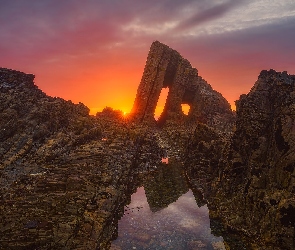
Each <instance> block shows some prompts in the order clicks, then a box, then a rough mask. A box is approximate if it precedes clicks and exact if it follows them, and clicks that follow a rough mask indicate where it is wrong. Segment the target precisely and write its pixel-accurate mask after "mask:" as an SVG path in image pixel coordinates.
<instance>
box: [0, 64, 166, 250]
mask: <svg viewBox="0 0 295 250" xmlns="http://www.w3.org/2000/svg"><path fill="white" fill-rule="evenodd" d="M33 79H34V76H33V75H27V74H24V73H21V72H17V71H13V70H7V69H0V248H1V249H108V247H109V246H110V241H111V239H113V238H114V237H115V236H116V234H117V221H118V219H119V218H120V216H122V215H123V211H124V205H125V204H126V203H127V202H128V200H129V199H130V195H131V193H132V188H133V176H134V174H133V169H134V168H139V167H140V166H141V165H146V163H150V164H152V165H154V164H156V163H157V162H159V161H160V159H161V157H160V152H161V151H160V149H159V147H158V146H157V143H156V141H155V139H154V138H153V137H152V135H151V134H148V133H146V134H145V137H141V136H140V133H138V134H135V133H134V131H132V130H130V129H128V128H127V127H126V125H124V124H120V123H116V124H111V123H110V121H107V122H104V120H102V119H96V118H95V117H93V116H89V115H88V111H89V110H88V108H87V107H85V106H84V105H83V104H78V105H75V104H73V103H71V102H70V101H65V100H63V99H61V98H52V97H49V96H46V95H45V94H44V93H43V92H42V91H41V90H39V89H38V88H37V87H36V86H35V85H34V83H33ZM143 163H144V164H143Z"/></svg>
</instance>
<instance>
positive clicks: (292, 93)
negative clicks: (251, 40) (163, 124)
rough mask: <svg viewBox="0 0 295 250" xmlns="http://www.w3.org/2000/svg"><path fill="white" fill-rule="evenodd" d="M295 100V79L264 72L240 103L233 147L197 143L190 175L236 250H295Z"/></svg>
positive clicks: (194, 142) (198, 140) (197, 140)
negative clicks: (241, 241) (235, 236)
mask: <svg viewBox="0 0 295 250" xmlns="http://www.w3.org/2000/svg"><path fill="white" fill-rule="evenodd" d="M294 97H295V76H292V75H288V74H287V73H286V72H283V73H280V72H275V71H274V70H270V71H262V72H261V73H260V75H259V77H258V80H257V82H256V83H255V85H254V86H253V88H252V89H251V91H250V92H249V93H248V94H247V95H242V96H241V97H240V99H239V101H237V122H236V131H235V133H234V135H233V137H232V139H231V142H230V143H228V144H223V145H222V144H220V142H221V141H220V140H218V138H217V137H216V136H214V134H212V133H211V136H210V137H211V138H209V139H208V138H204V137H206V136H204V135H200V133H197V134H196V135H195V136H194V138H193V140H192V146H193V147H191V148H192V150H191V151H189V153H188V155H189V159H188V162H187V167H188V168H187V169H188V170H187V171H188V172H187V173H188V175H189V177H190V179H191V182H192V183H193V185H195V186H196V187H197V188H200V189H202V191H203V194H204V196H205V198H206V199H207V200H208V206H209V208H210V215H211V219H215V220H216V219H218V220H219V221H220V222H221V224H222V226H221V227H220V228H219V229H220V233H221V234H222V236H223V237H224V239H225V240H226V241H227V242H228V244H229V246H230V247H231V248H230V249H294V248H295V241H294V239H295V217H294V214H295V203H294V202H295V200H294V194H295V167H294V166H295V165H294V163H295V155H294V152H295V98H294ZM206 134H207V137H208V136H209V135H210V133H206ZM216 138H217V140H216ZM212 140H213V141H212ZM212 142H213V143H212ZM216 147H217V150H214V148H216ZM193 148H196V150H195V151H194V150H193ZM222 151H223V153H221V154H220V152H222ZM216 156H217V157H216ZM194 163H195V164H194ZM234 234H236V235H239V237H238V238H239V239H243V241H244V243H237V241H235V240H233V239H234V237H233V235H234Z"/></svg>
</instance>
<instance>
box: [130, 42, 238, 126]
mask: <svg viewBox="0 0 295 250" xmlns="http://www.w3.org/2000/svg"><path fill="white" fill-rule="evenodd" d="M166 87H168V88H169V93H168V96H167V100H166V104H165V108H164V111H163V113H162V115H161V117H160V118H159V123H165V122H166V121H172V122H174V123H175V122H176V123H177V122H178V123H179V122H181V121H183V120H186V121H190V122H196V121H198V122H202V123H204V124H207V125H209V126H213V127H215V128H216V129H220V130H223V131H225V130H226V131H228V130H229V131H231V129H232V124H233V122H234V115H233V113H232V111H231V108H230V105H229V103H228V102H227V101H226V99H225V98H223V97H222V95H221V94H220V93H218V92H217V91H215V90H213V89H212V87H211V86H210V85H209V84H208V83H207V82H206V81H205V80H204V79H202V77H200V76H199V75H198V71H197V70H196V69H195V68H193V67H192V66H191V64H190V63H189V61H187V60H186V59H184V58H182V56H181V55H180V54H179V53H178V52H177V51H175V50H173V49H171V48H169V47H168V46H167V45H164V44H162V43H160V42H158V41H156V42H154V43H153V44H152V45H151V48H150V52H149V55H148V58H147V62H146V65H145V69H144V73H143V76H142V79H141V82H140V85H139V87H138V90H137V95H136V99H135V101H134V106H133V109H132V111H131V117H132V118H133V119H134V120H136V121H139V122H143V121H146V122H148V123H150V124H153V123H154V121H155V120H154V113H155V109H156V105H157V101H158V99H159V96H160V93H161V90H162V88H166ZM181 104H188V105H190V111H189V114H188V116H187V118H185V115H184V114H183V112H182V108H181Z"/></svg>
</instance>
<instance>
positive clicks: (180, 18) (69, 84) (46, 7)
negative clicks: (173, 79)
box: [0, 0, 295, 114]
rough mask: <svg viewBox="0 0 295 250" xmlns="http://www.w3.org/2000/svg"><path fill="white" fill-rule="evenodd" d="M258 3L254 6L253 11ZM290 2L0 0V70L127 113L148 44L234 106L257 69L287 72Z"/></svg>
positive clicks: (293, 21)
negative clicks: (184, 62)
mask: <svg viewBox="0 0 295 250" xmlns="http://www.w3.org/2000/svg"><path fill="white" fill-rule="evenodd" d="M261 6H264V7H263V9H262V8H261ZM294 13H295V3H294V1H293V0H281V1H278V0H277V1H268V0H256V1H254V0H249V1H243V0H220V1H205V0H201V1H191V0H184V1H173V0H166V1H163V2H159V1H155V0H151V1H145V2H143V1H140V2H138V1H136V2H134V1H131V0H122V1H120V2H118V1H116V2H112V1H89V0H86V1H85V2H84V1H83V3H82V2H81V1H78V0H71V1H70V0H65V1H57V0H40V1H33V0H27V1H8V0H3V1H2V2H1V8H0V55H1V56H0V67H6V68H12V69H16V70H20V71H23V72H26V73H33V74H35V75H36V78H35V83H36V85H38V87H39V88H40V89H42V90H43V91H44V92H45V93H46V94H48V95H51V96H59V97H62V98H64V99H66V100H72V101H73V102H74V103H78V102H83V103H84V104H85V105H86V106H88V107H89V108H90V110H91V113H92V114H94V113H95V112H97V111H100V110H102V109H103V108H104V107H105V106H110V107H113V108H114V109H121V110H123V111H124V112H129V111H130V110H131V108H132V105H133V101H134V99H135V95H136V90H137V87H138V85H139V83H140V80H141V75H142V73H143V70H144V66H145V61H146V57H147V54H148V51H149V47H150V45H151V43H152V42H153V41H154V40H158V41H160V42H162V43H165V44H167V45H169V46H170V47H171V48H173V49H175V50H177V51H178V52H179V53H180V54H181V55H182V56H183V57H184V58H186V59H188V60H189V61H190V62H191V64H192V66H193V67H195V68H197V69H198V71H199V75H201V76H202V77H203V78H204V79H205V80H207V81H208V83H209V84H211V86H212V87H213V88H214V89H215V90H217V91H219V92H221V93H222V94H223V96H224V97H225V98H226V99H227V100H228V101H229V102H230V103H231V105H234V101H235V100H237V99H238V98H239V95H240V94H243V93H248V91H249V90H250V88H251V87H252V86H253V84H254V83H255V81H256V79H257V76H258V75H259V73H260V71H261V70H263V69H270V68H273V69H275V70H277V71H284V70H286V71H288V73H291V74H295V67H294V66H295V57H294V56H292V55H294V54H295V53H294V52H295V49H294V44H295V33H294V30H295V14H294Z"/></svg>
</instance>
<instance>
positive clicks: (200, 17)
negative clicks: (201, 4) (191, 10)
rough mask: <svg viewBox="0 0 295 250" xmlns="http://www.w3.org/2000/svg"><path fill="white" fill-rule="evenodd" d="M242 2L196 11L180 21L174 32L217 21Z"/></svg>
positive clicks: (230, 0)
mask: <svg viewBox="0 0 295 250" xmlns="http://www.w3.org/2000/svg"><path fill="white" fill-rule="evenodd" d="M244 2H245V1H244V0H229V1H227V2H224V3H221V4H214V5H213V6H209V7H207V8H206V9H203V10H201V11H198V10H197V11H196V12H197V13H196V14H194V15H192V16H190V17H188V18H187V19H184V20H183V21H181V22H180V23H179V25H178V26H177V27H176V28H175V31H183V30H187V29H189V28H192V27H194V26H197V25H200V24H202V23H204V22H208V21H211V20H214V19H217V18H219V17H221V16H223V15H225V14H226V13H227V12H228V11H230V10H232V9H233V8H235V7H236V6H239V5H241V4H244Z"/></svg>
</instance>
